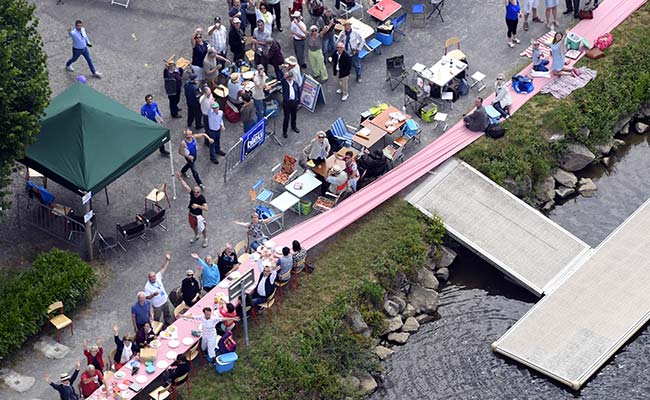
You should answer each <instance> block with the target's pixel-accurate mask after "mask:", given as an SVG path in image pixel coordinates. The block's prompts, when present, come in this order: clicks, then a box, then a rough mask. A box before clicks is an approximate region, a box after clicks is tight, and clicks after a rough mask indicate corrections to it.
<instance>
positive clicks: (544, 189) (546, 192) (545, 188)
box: [535, 176, 555, 203]
mask: <svg viewBox="0 0 650 400" xmlns="http://www.w3.org/2000/svg"><path fill="white" fill-rule="evenodd" d="M535 195H536V196H537V198H538V199H539V200H540V202H542V203H546V202H549V201H551V200H553V198H554V197H555V179H554V178H553V177H552V176H548V177H546V179H544V180H543V181H541V182H539V183H538V184H537V186H536V187H535Z"/></svg>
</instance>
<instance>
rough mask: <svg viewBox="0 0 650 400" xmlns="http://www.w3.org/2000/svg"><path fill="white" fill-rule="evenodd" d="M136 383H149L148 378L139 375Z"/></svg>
mask: <svg viewBox="0 0 650 400" xmlns="http://www.w3.org/2000/svg"><path fill="white" fill-rule="evenodd" d="M135 381H136V382H138V383H147V377H146V376H144V375H138V376H137V377H136V378H135Z"/></svg>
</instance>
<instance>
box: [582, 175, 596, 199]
mask: <svg viewBox="0 0 650 400" xmlns="http://www.w3.org/2000/svg"><path fill="white" fill-rule="evenodd" d="M596 190H598V187H597V186H596V184H595V183H594V181H592V180H591V179H589V178H582V179H580V181H579V182H578V192H579V193H580V194H581V195H583V196H585V197H591V196H593V195H594V194H596Z"/></svg>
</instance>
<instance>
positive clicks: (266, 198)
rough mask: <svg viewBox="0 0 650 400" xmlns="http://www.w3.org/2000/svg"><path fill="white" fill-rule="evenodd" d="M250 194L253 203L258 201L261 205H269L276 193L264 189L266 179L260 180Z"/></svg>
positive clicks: (252, 187)
mask: <svg viewBox="0 0 650 400" xmlns="http://www.w3.org/2000/svg"><path fill="white" fill-rule="evenodd" d="M248 194H249V196H250V198H251V201H252V202H253V203H255V202H257V201H259V202H261V203H269V202H270V201H271V199H273V195H274V194H275V193H274V192H273V191H272V190H270V189H266V188H265V187H264V179H262V178H260V179H259V180H258V181H257V182H256V183H255V184H254V185H253V186H251V190H250V191H249V192H248Z"/></svg>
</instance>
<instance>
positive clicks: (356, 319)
mask: <svg viewBox="0 0 650 400" xmlns="http://www.w3.org/2000/svg"><path fill="white" fill-rule="evenodd" d="M347 321H348V325H350V328H352V332H354V333H357V334H361V335H363V336H368V337H370V335H371V333H372V331H371V329H370V327H369V326H368V324H366V321H364V319H363V317H362V316H361V312H359V309H357V308H353V309H352V310H350V312H349V313H348V317H347Z"/></svg>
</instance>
